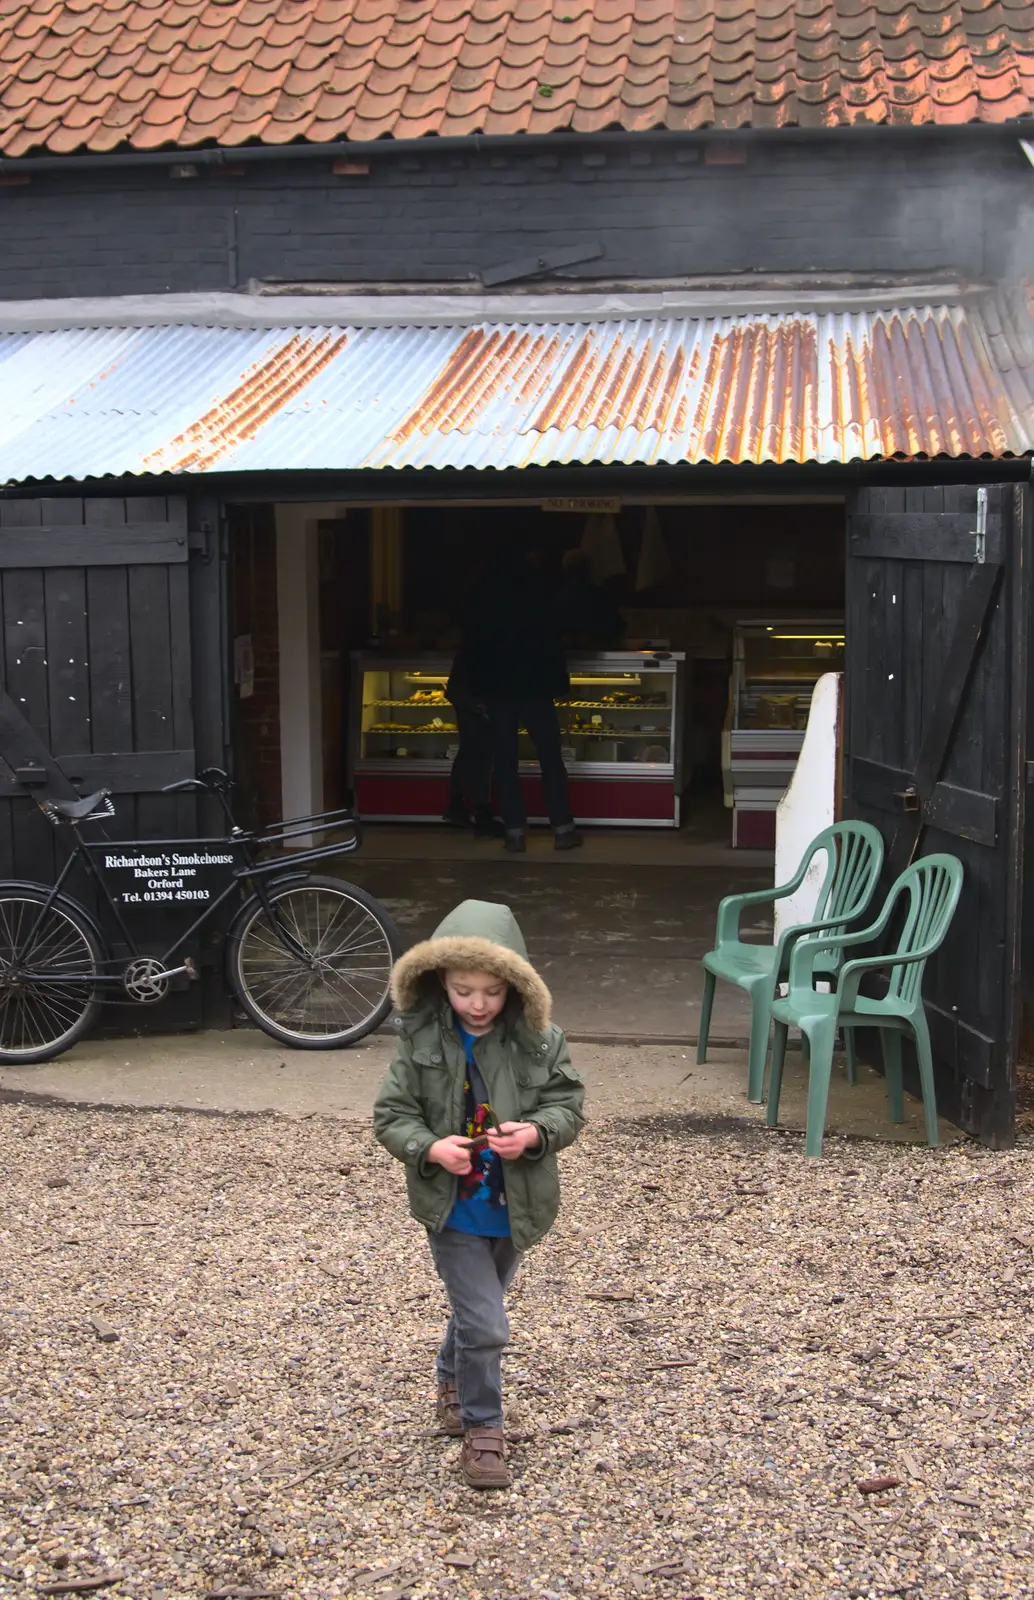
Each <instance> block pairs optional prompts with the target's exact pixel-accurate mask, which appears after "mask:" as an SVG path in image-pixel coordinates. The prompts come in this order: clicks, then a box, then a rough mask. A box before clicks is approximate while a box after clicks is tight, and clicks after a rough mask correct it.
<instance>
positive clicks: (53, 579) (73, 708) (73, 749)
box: [43, 567, 90, 754]
mask: <svg viewBox="0 0 1034 1600" xmlns="http://www.w3.org/2000/svg"><path fill="white" fill-rule="evenodd" d="M43 597H44V607H45V613H46V625H47V681H48V692H49V700H50V744H51V748H53V749H57V750H65V751H68V752H70V753H73V754H78V753H79V752H80V751H87V750H89V748H90V669H89V660H88V655H89V650H88V644H87V638H88V634H87V624H86V573H85V571H84V570H83V568H81V567H55V568H52V569H48V570H45V571H44V573H43Z"/></svg>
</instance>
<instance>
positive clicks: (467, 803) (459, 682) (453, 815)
mask: <svg viewBox="0 0 1034 1600" xmlns="http://www.w3.org/2000/svg"><path fill="white" fill-rule="evenodd" d="M445 697H446V699H447V700H448V701H449V704H450V705H451V706H452V709H453V710H454V711H455V713H456V732H457V735H458V738H459V749H458V750H457V752H456V757H455V759H454V761H453V763H452V773H451V776H450V780H449V804H448V806H447V807H446V810H445V813H444V815H443V817H442V821H443V822H448V823H451V824H452V825H453V826H454V827H457V828H467V827H469V826H470V821H471V812H472V811H473V814H474V833H475V834H476V836H477V837H478V838H480V839H489V838H498V837H499V834H500V833H501V832H502V829H501V827H500V825H499V823H497V822H496V820H495V814H494V812H493V810H492V722H491V718H490V717H489V714H488V708H487V707H486V706H485V705H484V704H483V703H481V702H479V701H478V699H477V698H476V696H475V695H474V694H473V693H472V691H471V688H470V683H469V680H468V674H467V664H466V660H465V657H464V652H463V649H462V648H461V649H459V650H458V651H457V652H456V656H455V659H454V661H453V663H452V672H451V673H450V675H449V681H448V683H447V684H446V686H445Z"/></svg>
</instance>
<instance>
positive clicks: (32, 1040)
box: [0, 884, 104, 1066]
mask: <svg viewBox="0 0 1034 1600" xmlns="http://www.w3.org/2000/svg"><path fill="white" fill-rule="evenodd" d="M48 894H49V891H48V890H47V889H45V888H44V887H43V885H42V884H40V885H39V887H35V886H34V885H32V884H18V885H10V886H7V885H2V884H0V1061H6V1062H10V1063H12V1064H18V1065H21V1066H29V1065H31V1064H32V1063H33V1062H34V1061H50V1060H51V1059H52V1058H53V1057H54V1056H58V1055H60V1054H61V1052H62V1051H63V1050H67V1049H68V1048H69V1047H70V1046H71V1045H73V1044H75V1042H76V1040H77V1039H81V1038H82V1036H83V1034H84V1033H85V1032H86V1030H87V1029H88V1028H89V1027H90V1025H91V1023H92V1022H93V1020H94V1018H95V1017H96V1015H97V1012H98V1011H99V1010H100V1005H99V1002H98V999H97V984H96V979H97V974H98V969H99V968H100V967H101V965H102V963H103V961H104V951H103V949H102V948H101V944H100V941H99V939H98V937H97V934H96V932H95V931H94V929H93V928H92V927H91V925H90V923H89V922H88V921H87V919H86V918H85V916H84V915H83V914H82V913H81V912H80V911H79V909H78V907H77V906H76V905H75V904H74V902H73V901H71V900H65V899H59V900H54V901H52V902H51V904H50V905H49V906H47V905H46V901H47V898H48ZM44 908H45V909H44Z"/></svg>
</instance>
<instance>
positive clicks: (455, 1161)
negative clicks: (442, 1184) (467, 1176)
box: [427, 1133, 470, 1178]
mask: <svg viewBox="0 0 1034 1600" xmlns="http://www.w3.org/2000/svg"><path fill="white" fill-rule="evenodd" d="M427 1159H428V1161H433V1162H434V1164H435V1166H437V1167H444V1168H445V1170H446V1172H451V1173H452V1174H453V1176H454V1177H456V1178H462V1176H463V1174H464V1173H465V1172H469V1171H470V1140H469V1139H464V1137H463V1135H462V1134H460V1133H450V1134H449V1136H448V1138H447V1139H436V1140H435V1142H434V1144H433V1145H432V1146H431V1148H430V1150H428V1152H427Z"/></svg>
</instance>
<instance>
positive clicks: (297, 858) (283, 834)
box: [234, 806, 362, 878]
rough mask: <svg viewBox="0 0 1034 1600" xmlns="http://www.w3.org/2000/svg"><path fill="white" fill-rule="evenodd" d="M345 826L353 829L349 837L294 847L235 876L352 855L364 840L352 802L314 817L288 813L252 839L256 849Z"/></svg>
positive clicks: (265, 872)
mask: <svg viewBox="0 0 1034 1600" xmlns="http://www.w3.org/2000/svg"><path fill="white" fill-rule="evenodd" d="M342 828H348V829H350V830H351V837H350V838H348V839H340V840H338V841H337V842H336V843H334V844H330V843H326V844H319V845H314V846H313V847H312V849H309V850H291V851H288V852H285V853H284V854H281V855H276V856H273V857H271V858H270V859H269V860H267V861H257V862H255V863H254V865H252V866H250V867H245V868H242V869H241V870H240V871H239V872H235V873H234V877H236V878H254V877H260V876H268V875H269V874H270V873H272V872H282V871H283V870H284V868H285V866H286V867H302V866H310V865H312V864H313V863H315V862H317V861H329V860H330V859H331V858H332V857H334V856H347V855H351V854H352V852H353V851H354V850H358V848H359V845H360V843H361V838H362V827H361V823H360V821H359V818H358V817H357V816H356V814H355V812H354V811H353V810H352V809H351V808H350V807H349V806H342V807H340V808H339V809H337V810H335V811H317V812H314V814H313V815H312V816H311V817H288V818H285V820H284V821H283V822H274V823H272V824H271V825H270V826H269V827H268V828H267V829H266V830H265V832H264V833H260V834H258V835H257V836H256V837H255V839H254V840H253V841H252V842H253V844H254V845H255V847H256V849H262V848H275V847H276V846H277V845H281V846H283V845H285V844H286V843H287V841H288V840H290V839H300V838H304V837H305V836H306V835H307V834H308V835H313V834H327V833H334V832H336V831H338V830H339V829H342Z"/></svg>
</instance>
